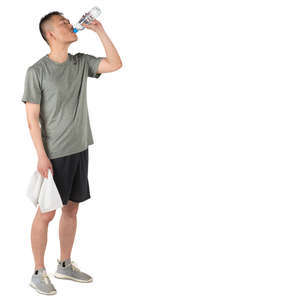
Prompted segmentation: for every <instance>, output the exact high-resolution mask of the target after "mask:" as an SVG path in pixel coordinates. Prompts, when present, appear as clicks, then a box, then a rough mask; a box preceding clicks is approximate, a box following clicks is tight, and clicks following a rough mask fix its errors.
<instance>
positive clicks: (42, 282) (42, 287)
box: [29, 268, 56, 295]
mask: <svg viewBox="0 0 300 300" xmlns="http://www.w3.org/2000/svg"><path fill="white" fill-rule="evenodd" d="M29 285H30V286H31V287H33V288H34V289H36V291H37V292H39V293H40V294H44V295H54V294H56V289H55V287H54V286H53V284H52V283H51V281H50V278H49V277H48V275H47V272H46V269H45V268H41V269H39V270H37V271H35V272H34V273H33V275H32V277H31V281H30V283H29Z"/></svg>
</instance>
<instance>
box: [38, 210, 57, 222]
mask: <svg viewBox="0 0 300 300" xmlns="http://www.w3.org/2000/svg"><path fill="white" fill-rule="evenodd" d="M55 212H56V211H55V210H52V211H49V212H46V213H40V218H41V219H42V221H43V222H47V223H49V222H50V221H51V220H53V218H54V216H55Z"/></svg>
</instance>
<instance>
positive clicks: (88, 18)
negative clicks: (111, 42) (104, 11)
mask: <svg viewBox="0 0 300 300" xmlns="http://www.w3.org/2000/svg"><path fill="white" fill-rule="evenodd" d="M100 14H101V10H100V8H99V7H97V6H94V7H93V8H92V9H91V10H90V11H89V12H88V13H86V14H84V15H83V16H82V17H81V19H80V20H79V21H78V22H77V23H76V24H75V26H73V27H74V28H73V31H74V32H75V33H76V32H77V31H79V30H83V29H84V28H85V27H83V26H82V25H81V24H83V23H85V24H90V23H91V22H92V21H93V20H95V19H96V18H97V17H98V16H99V15H100Z"/></svg>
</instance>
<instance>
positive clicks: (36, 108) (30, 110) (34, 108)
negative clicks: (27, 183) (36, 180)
mask: <svg viewBox="0 0 300 300" xmlns="http://www.w3.org/2000/svg"><path fill="white" fill-rule="evenodd" d="M39 114H40V104H36V103H31V102H26V118H27V124H28V128H29V132H30V135H31V138H32V141H33V144H34V146H35V149H36V152H37V156H38V171H39V172H40V174H41V175H42V176H43V177H46V178H48V169H50V170H51V172H52V175H53V168H52V164H51V161H50V160H49V158H48V156H47V154H46V151H45V148H44V144H43V141H42V134H41V127H40V124H39Z"/></svg>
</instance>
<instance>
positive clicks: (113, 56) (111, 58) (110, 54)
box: [82, 19, 122, 73]
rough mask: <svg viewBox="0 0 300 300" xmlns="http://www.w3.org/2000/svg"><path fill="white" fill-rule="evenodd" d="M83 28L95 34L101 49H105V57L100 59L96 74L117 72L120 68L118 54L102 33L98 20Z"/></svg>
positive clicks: (102, 29)
mask: <svg viewBox="0 0 300 300" xmlns="http://www.w3.org/2000/svg"><path fill="white" fill-rule="evenodd" d="M82 25H83V26H84V27H85V28H87V29H90V30H92V31H94V32H96V33H97V35H98V36H99V38H100V40H101V42H102V44H103V47H104V49H105V53H106V57H104V58H103V59H101V61H100V63H99V65H98V71H97V73H108V72H114V71H117V70H118V69H120V68H121V67H122V61H121V58H120V56H119V53H118V51H117V49H116V48H115V46H114V45H113V43H112V41H111V40H110V38H109V37H108V35H107V34H106V32H105V31H104V28H103V26H102V24H101V23H100V22H99V21H98V20H96V19H95V20H94V21H92V22H91V23H90V24H88V25H87V24H84V23H83V24H82Z"/></svg>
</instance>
